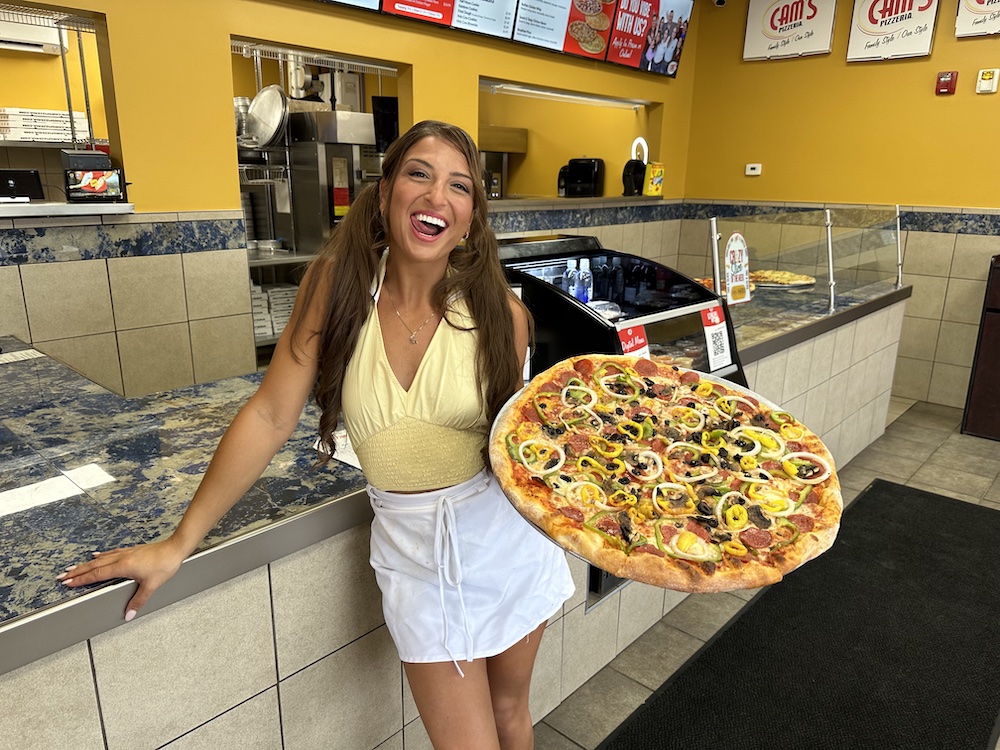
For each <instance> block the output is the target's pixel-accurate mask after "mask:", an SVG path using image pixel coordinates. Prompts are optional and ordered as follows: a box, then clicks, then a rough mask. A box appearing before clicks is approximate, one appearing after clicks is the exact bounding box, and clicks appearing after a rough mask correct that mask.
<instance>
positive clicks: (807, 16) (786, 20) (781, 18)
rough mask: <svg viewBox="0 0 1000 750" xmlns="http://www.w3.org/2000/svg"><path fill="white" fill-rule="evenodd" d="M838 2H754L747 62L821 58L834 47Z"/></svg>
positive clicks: (749, 20)
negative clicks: (806, 56)
mask: <svg viewBox="0 0 1000 750" xmlns="http://www.w3.org/2000/svg"><path fill="white" fill-rule="evenodd" d="M836 9H837V4H836V3H831V2H828V1H827V2H824V0H795V1H794V2H789V1H788V0H750V9H749V10H748V11H747V31H746V36H745V37H744V40H743V59H744V60H765V59H774V58H779V57H798V56H799V55H820V54H825V53H827V52H829V51H830V49H831V46H832V44H833V19H834V12H835V11H836Z"/></svg>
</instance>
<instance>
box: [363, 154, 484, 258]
mask: <svg viewBox="0 0 1000 750" xmlns="http://www.w3.org/2000/svg"><path fill="white" fill-rule="evenodd" d="M474 179H475V178H474V177H473V173H472V170H471V169H470V167H469V164H468V162H467V161H466V159H465V156H463V155H462V153H461V152H459V151H458V149H456V148H455V147H454V146H452V145H451V144H449V143H447V142H446V141H443V140H441V139H439V138H435V137H433V136H429V137H427V138H424V139H422V140H420V141H417V143H416V144H414V145H413V146H412V147H411V148H410V150H409V151H407V152H406V154H405V155H404V156H403V159H402V164H401V166H400V169H399V172H398V173H397V175H396V177H395V180H394V181H393V183H392V194H391V196H390V197H389V205H388V211H386V205H385V204H386V191H385V190H384V189H383V191H382V199H381V200H382V206H381V208H382V211H383V213H386V214H387V217H388V220H389V237H390V246H391V247H392V249H393V250H394V251H397V252H400V251H402V252H406V253H408V254H409V255H410V256H411V257H412V258H414V259H418V260H435V259H439V258H441V257H444V258H447V257H448V255H449V254H450V253H451V251H452V250H453V249H454V248H455V246H456V245H457V244H458V242H459V240H461V239H462V237H463V236H464V235H465V233H466V232H467V231H468V230H469V225H470V223H471V221H472V203H473V197H472V196H473V180H474ZM383 187H384V185H383Z"/></svg>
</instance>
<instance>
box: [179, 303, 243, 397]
mask: <svg viewBox="0 0 1000 750" xmlns="http://www.w3.org/2000/svg"><path fill="white" fill-rule="evenodd" d="M191 358H192V360H193V362H194V382H196V383H207V382H209V381H211V380H221V379H222V378H231V377H234V376H236V375H246V374H247V373H249V372H254V371H256V369H257V350H256V349H255V348H254V338H253V316H251V315H230V316H228V317H225V318H205V319H203V320H192V321H191Z"/></svg>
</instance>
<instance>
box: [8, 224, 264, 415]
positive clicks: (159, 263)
mask: <svg viewBox="0 0 1000 750" xmlns="http://www.w3.org/2000/svg"><path fill="white" fill-rule="evenodd" d="M4 222H5V225H4V226H0V332H5V333H9V334H12V335H14V336H17V337H18V338H20V339H22V340H24V341H30V342H31V343H32V344H33V345H34V346H35V347H36V348H37V349H39V350H40V351H43V352H45V353H46V354H49V355H50V356H52V357H54V358H56V359H58V360H60V361H62V362H65V363H67V364H69V365H71V366H72V367H73V368H74V369H76V370H78V371H79V372H82V373H84V374H85V375H87V376H88V377H89V378H91V379H92V380H94V381H95V382H97V383H100V384H101V385H103V386H105V387H107V388H108V389H109V390H111V391H114V392H115V393H118V394H124V395H126V396H138V395H144V394H147V393H154V392H157V391H163V390H170V389H172V388H179V387H182V386H187V385H191V384H194V383H205V382H208V381H211V380H216V379H219V378H224V377H230V376H234V375H240V374H244V373H249V372H253V371H254V370H255V369H256V352H255V348H254V339H253V323H252V318H251V314H250V289H249V281H248V278H249V272H248V268H247V258H246V251H245V250H244V248H245V246H246V241H245V240H246V234H245V230H244V225H243V215H242V212H240V211H235V212H234V211H217V212H209V213H188V214H136V215H130V216H104V217H75V218H65V217H64V218H51V219H6V220H4Z"/></svg>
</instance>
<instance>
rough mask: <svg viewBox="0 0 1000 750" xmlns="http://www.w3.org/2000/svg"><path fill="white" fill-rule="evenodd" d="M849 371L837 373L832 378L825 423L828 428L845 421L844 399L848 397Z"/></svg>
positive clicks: (828, 392)
mask: <svg viewBox="0 0 1000 750" xmlns="http://www.w3.org/2000/svg"><path fill="white" fill-rule="evenodd" d="M847 377H848V371H847V370H844V371H843V372H840V373H837V374H836V375H834V376H832V377H831V378H830V385H829V390H828V391H827V400H826V411H825V412H824V415H823V424H824V425H825V429H826V430H831V429H833V428H834V427H836V426H837V425H838V424H840V423H841V422H843V421H844V401H845V400H846V399H847Z"/></svg>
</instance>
